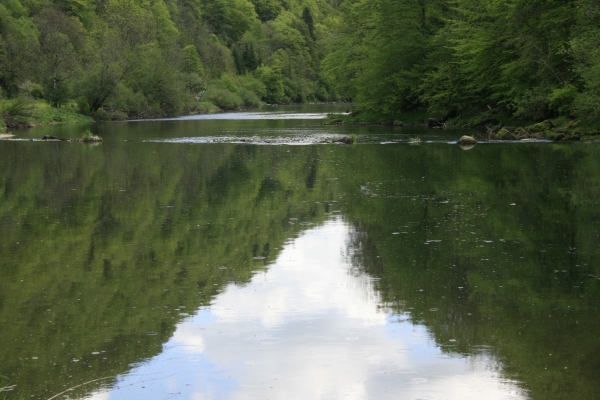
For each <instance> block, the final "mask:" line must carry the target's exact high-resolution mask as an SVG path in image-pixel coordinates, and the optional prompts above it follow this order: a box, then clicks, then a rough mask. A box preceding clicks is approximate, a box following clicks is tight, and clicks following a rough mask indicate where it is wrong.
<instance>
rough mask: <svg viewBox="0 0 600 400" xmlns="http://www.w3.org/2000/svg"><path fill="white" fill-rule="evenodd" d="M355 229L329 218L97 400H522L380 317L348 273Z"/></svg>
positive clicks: (488, 363)
mask: <svg viewBox="0 0 600 400" xmlns="http://www.w3.org/2000/svg"><path fill="white" fill-rule="evenodd" d="M350 229H351V228H350V227H349V226H348V225H347V224H346V223H345V222H344V221H343V219H341V218H336V219H333V220H331V221H329V222H327V223H326V224H325V225H324V226H321V227H316V228H314V229H311V230H308V231H306V232H304V233H303V234H302V235H301V236H300V237H298V238H296V239H294V240H291V241H290V242H289V243H288V244H287V245H286V247H285V249H283V251H282V252H281V254H280V256H279V258H278V259H277V260H276V261H275V262H274V263H273V264H272V265H270V266H269V268H268V269H267V270H266V271H264V272H260V273H258V274H257V275H255V276H254V277H253V279H252V281H251V282H250V283H249V284H247V285H245V286H243V287H239V286H235V285H233V284H231V285H229V286H228V287H227V288H226V289H225V290H224V291H223V293H222V294H220V295H219V296H217V297H216V298H215V299H214V301H213V304H212V305H211V306H210V307H206V308H203V309H200V310H198V312H197V313H196V315H195V316H193V317H191V318H189V319H188V320H186V321H185V322H183V323H181V324H180V325H179V326H178V328H177V330H176V332H175V334H174V335H173V337H172V338H171V340H170V341H169V342H168V343H166V344H165V346H164V349H163V352H162V353H161V354H160V355H158V356H157V357H154V358H153V359H151V360H149V361H148V362H147V363H145V364H143V365H141V366H139V367H137V368H134V369H133V370H132V371H131V373H130V374H129V375H127V376H124V377H122V378H121V380H120V383H119V384H118V385H117V386H125V385H130V384H133V385H131V386H125V387H123V388H122V389H118V390H113V391H112V392H111V393H110V395H109V396H107V395H106V394H98V395H97V397H96V398H97V399H100V398H102V399H111V400H114V399H130V398H141V397H143V398H152V399H165V398H169V397H170V396H173V397H174V398H184V399H195V400H199V399H302V400H306V399H357V400H358V399H441V398H443V399H457V400H458V399H460V400H465V399H483V398H485V399H520V398H525V396H524V395H523V394H522V391H521V390H520V389H519V387H518V386H517V384H516V383H514V382H507V381H506V380H503V378H502V376H501V373H500V372H499V371H500V366H499V365H498V364H497V362H495V361H494V360H493V359H491V358H490V357H489V356H487V355H479V356H472V357H463V356H456V357H452V356H448V355H447V354H446V353H442V351H441V350H440V349H439V347H438V346H437V345H436V343H435V341H434V340H433V339H432V338H431V337H430V334H429V333H428V331H427V329H426V328H425V327H424V326H419V325H413V324H412V323H410V322H408V321H401V322H398V318H397V316H392V315H389V314H387V313H386V311H385V307H378V306H380V298H379V296H378V293H377V292H376V291H375V290H374V289H373V286H372V283H371V280H370V278H369V276H367V275H365V274H357V273H355V272H353V273H350V269H351V265H350V264H349V261H348V260H347V258H346V257H345V252H346V248H347V243H348V239H349V233H350ZM353 271H354V270H353ZM154 378H158V379H156V380H149V379H154ZM144 380H145V382H141V381H144ZM135 382H141V383H135ZM142 386H145V387H144V389H142V388H141V387H142Z"/></svg>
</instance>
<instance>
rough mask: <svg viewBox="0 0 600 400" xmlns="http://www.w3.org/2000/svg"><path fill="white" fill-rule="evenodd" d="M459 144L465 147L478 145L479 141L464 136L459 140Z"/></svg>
mask: <svg viewBox="0 0 600 400" xmlns="http://www.w3.org/2000/svg"><path fill="white" fill-rule="evenodd" d="M456 143H458V144H459V145H461V146H463V145H475V144H477V143H478V142H477V140H475V139H474V138H472V137H471V136H463V137H461V138H460V139H458V142H456Z"/></svg>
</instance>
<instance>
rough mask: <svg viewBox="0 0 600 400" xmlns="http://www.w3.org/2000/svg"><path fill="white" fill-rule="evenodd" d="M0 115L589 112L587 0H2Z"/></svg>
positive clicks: (595, 58)
mask: <svg viewBox="0 0 600 400" xmlns="http://www.w3.org/2000/svg"><path fill="white" fill-rule="evenodd" d="M0 90H1V92H0V96H1V97H2V98H3V99H4V100H3V102H4V103H3V104H4V105H3V109H2V110H0V114H4V115H8V114H11V113H12V114H18V112H19V110H22V109H24V108H25V107H24V106H23V104H24V102H25V100H23V99H37V100H38V101H42V100H43V101H45V102H46V103H47V104H48V105H50V106H51V107H53V108H61V107H62V108H66V107H71V108H76V109H77V111H78V112H79V113H81V114H85V115H89V116H91V117H93V118H95V119H124V118H148V117H159V116H173V115H181V114H190V113H198V112H209V111H217V110H229V109H237V108H241V107H249V106H257V105H260V104H265V103H266V104H286V103H303V102H325V101H347V102H354V103H355V104H356V106H355V107H356V110H357V112H360V113H363V115H368V114H371V115H396V114H400V113H407V112H426V113H427V114H428V115H429V116H435V117H437V118H441V119H445V120H446V119H452V118H454V119H468V118H479V119H480V120H484V119H486V118H492V117H495V118H500V117H501V118H505V119H521V120H528V121H541V120H545V119H549V118H563V119H564V120H569V119H578V120H581V121H583V122H584V124H588V125H595V124H596V123H597V122H598V120H599V118H600V1H598V0H569V1H567V0H533V1H532V0H527V1H526V0H3V1H2V3H1V4H0Z"/></svg>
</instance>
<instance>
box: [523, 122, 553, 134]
mask: <svg viewBox="0 0 600 400" xmlns="http://www.w3.org/2000/svg"><path fill="white" fill-rule="evenodd" d="M554 127H556V125H554V123H553V122H552V121H550V120H549V119H547V120H545V121H543V122H539V123H537V124H533V125H530V126H528V127H527V128H525V130H526V131H527V132H529V133H544V132H547V131H550V130H552V128H554Z"/></svg>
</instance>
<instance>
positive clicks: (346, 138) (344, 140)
mask: <svg viewBox="0 0 600 400" xmlns="http://www.w3.org/2000/svg"><path fill="white" fill-rule="evenodd" d="M333 143H344V144H353V143H354V139H352V138H351V137H350V136H344V137H342V138H339V139H336V140H334V141H333Z"/></svg>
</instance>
